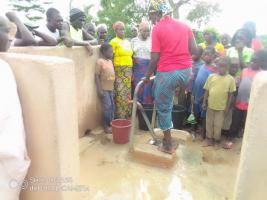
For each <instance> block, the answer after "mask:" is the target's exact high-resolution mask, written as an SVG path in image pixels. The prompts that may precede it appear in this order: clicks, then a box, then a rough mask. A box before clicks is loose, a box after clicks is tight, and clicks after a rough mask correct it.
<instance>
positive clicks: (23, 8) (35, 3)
mask: <svg viewBox="0 0 267 200" xmlns="http://www.w3.org/2000/svg"><path fill="white" fill-rule="evenodd" d="M51 3H52V2H51V1H50V0H47V1H40V0H9V5H10V6H11V7H12V10H14V11H18V12H20V13H23V14H24V15H25V16H26V17H27V18H28V19H29V20H31V21H37V20H40V19H42V18H43V15H44V13H45V8H44V7H45V6H47V5H50V4H51Z"/></svg>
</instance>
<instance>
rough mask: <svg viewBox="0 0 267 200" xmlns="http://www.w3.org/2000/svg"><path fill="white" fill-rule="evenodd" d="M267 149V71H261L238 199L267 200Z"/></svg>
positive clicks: (245, 140) (254, 87) (252, 99)
mask: <svg viewBox="0 0 267 200" xmlns="http://www.w3.org/2000/svg"><path fill="white" fill-rule="evenodd" d="M266 152H267V72H261V73H259V74H257V76H256V77H255V79H254V81H253V85H252V93H251V97H250V102H249V110H248V115H247V122H246V127H245V133H244V138H243V145H242V152H241V160H240V164H239V171H238V176H237V182H236V188H235V199H236V200H251V199H255V200H262V199H267V160H266ZM222 173H223V172H222Z"/></svg>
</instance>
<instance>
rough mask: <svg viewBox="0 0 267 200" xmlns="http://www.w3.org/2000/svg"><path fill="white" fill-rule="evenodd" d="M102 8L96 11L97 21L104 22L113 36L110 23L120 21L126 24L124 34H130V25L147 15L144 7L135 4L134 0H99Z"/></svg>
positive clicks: (137, 22)
mask: <svg viewBox="0 0 267 200" xmlns="http://www.w3.org/2000/svg"><path fill="white" fill-rule="evenodd" d="M100 5H101V6H102V10H100V11H99V12H98V18H99V20H98V23H105V24H106V25H107V26H108V29H109V30H108V32H109V33H110V34H111V36H112V37H113V36H114V35H115V34H114V31H113V29H112V25H113V24H114V23H115V22H116V21H122V22H124V23H125V25H126V36H127V37H129V36H130V35H129V34H130V27H131V26H132V25H135V24H139V23H140V22H141V20H142V18H143V17H145V16H146V15H147V12H146V10H145V8H143V7H142V6H140V5H139V4H137V3H136V2H135V1H134V0H101V1H100Z"/></svg>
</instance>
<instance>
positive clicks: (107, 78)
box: [95, 44, 115, 133]
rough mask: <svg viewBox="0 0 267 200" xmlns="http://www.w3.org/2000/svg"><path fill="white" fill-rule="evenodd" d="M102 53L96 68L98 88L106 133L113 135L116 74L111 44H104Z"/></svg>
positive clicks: (101, 48)
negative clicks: (111, 125) (112, 122)
mask: <svg viewBox="0 0 267 200" xmlns="http://www.w3.org/2000/svg"><path fill="white" fill-rule="evenodd" d="M100 52H101V54H102V56H103V58H99V59H98V61H97V66H96V76H95V77H96V86H97V92H98V96H99V98H100V99H101V102H102V108H103V112H104V131H105V133H111V127H110V122H111V121H112V119H113V113H114V109H115V106H114V100H113V96H114V95H113V89H114V81H115V72H114V67H113V64H112V58H113V49H112V46H111V45H110V44H102V45H101V47H100Z"/></svg>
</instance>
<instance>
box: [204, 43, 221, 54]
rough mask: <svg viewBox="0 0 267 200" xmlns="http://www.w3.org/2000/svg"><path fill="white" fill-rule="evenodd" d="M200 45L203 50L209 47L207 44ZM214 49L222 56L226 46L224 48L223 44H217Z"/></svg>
mask: <svg viewBox="0 0 267 200" xmlns="http://www.w3.org/2000/svg"><path fill="white" fill-rule="evenodd" d="M199 45H200V46H201V47H202V48H203V49H206V47H207V45H206V43H205V42H203V43H200V44H199ZM214 48H215V50H216V51H217V52H218V53H219V54H221V55H222V54H224V46H223V45H222V44H221V43H219V42H217V43H216V44H215V46H214Z"/></svg>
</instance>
